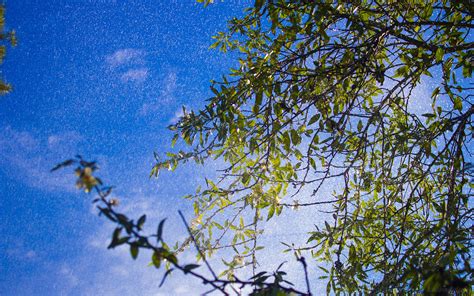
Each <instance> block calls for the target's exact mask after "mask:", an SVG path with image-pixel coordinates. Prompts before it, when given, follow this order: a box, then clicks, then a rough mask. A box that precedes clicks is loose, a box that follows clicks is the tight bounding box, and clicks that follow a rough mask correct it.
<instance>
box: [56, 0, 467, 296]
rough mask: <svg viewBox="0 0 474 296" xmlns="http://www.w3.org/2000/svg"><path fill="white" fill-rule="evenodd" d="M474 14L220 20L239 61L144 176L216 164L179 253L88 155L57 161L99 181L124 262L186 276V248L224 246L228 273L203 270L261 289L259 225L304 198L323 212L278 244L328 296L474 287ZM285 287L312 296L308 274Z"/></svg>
mask: <svg viewBox="0 0 474 296" xmlns="http://www.w3.org/2000/svg"><path fill="white" fill-rule="evenodd" d="M472 13H473V7H472V5H470V4H469V2H468V1H418V0H410V1H408V0H403V1H336V2H334V1H328V2H326V1H283V0H269V1H264V0H257V1H255V5H254V6H253V7H250V8H248V9H247V10H246V14H245V16H244V17H242V18H234V19H232V20H230V21H229V27H228V30H227V31H225V32H221V33H219V34H218V35H217V36H216V37H215V38H216V42H215V43H214V44H213V45H212V46H211V47H213V48H218V49H220V50H222V51H233V52H237V53H238V61H239V67H237V68H235V69H230V72H229V74H228V75H227V76H224V77H222V79H220V80H219V81H213V82H212V85H211V90H212V92H213V93H214V95H213V97H211V98H209V100H208V103H207V105H206V107H205V108H203V109H202V110H199V111H188V110H185V112H184V115H183V116H182V117H181V118H180V120H179V121H178V122H177V123H176V124H174V125H172V126H170V129H171V130H172V131H173V132H174V137H173V141H172V145H175V143H177V142H178V141H183V142H184V143H186V144H187V147H188V148H187V149H183V150H182V151H179V152H178V153H168V154H167V155H166V158H165V159H164V160H157V163H156V165H155V166H154V167H153V169H152V171H151V175H152V176H158V175H159V172H160V170H162V169H171V170H173V169H174V168H176V167H177V166H178V165H180V164H181V163H184V162H187V161H195V162H196V163H198V164H204V163H206V162H208V161H211V160H216V159H220V160H223V161H224V162H225V164H226V168H225V169H224V170H222V171H221V174H220V177H219V178H218V179H216V180H206V183H207V187H206V188H203V189H201V188H198V189H197V191H196V192H195V193H194V194H191V195H189V196H187V197H186V198H188V199H189V200H190V201H191V202H193V204H194V210H195V218H194V220H193V221H192V224H191V226H190V227H189V233H190V236H189V239H188V240H186V241H184V242H181V244H179V245H178V246H176V248H175V249H173V248H169V247H167V245H166V244H164V242H163V241H161V231H162V227H163V224H162V223H161V224H160V227H159V229H158V234H155V235H152V236H156V238H157V239H158V243H159V244H160V245H156V246H155V245H154V244H153V243H151V242H150V238H151V237H152V236H146V235H144V234H140V229H141V226H142V224H143V223H144V222H145V219H146V216H142V217H141V218H140V219H138V221H137V222H134V221H133V220H131V219H129V218H128V217H126V216H124V215H123V214H120V213H118V212H117V211H116V210H115V208H114V201H113V200H112V201H111V200H109V199H108V193H109V192H110V191H107V190H106V189H103V188H101V187H100V184H101V182H100V180H98V179H96V178H95V177H93V176H92V173H93V171H94V169H95V164H94V163H88V162H85V161H83V160H82V159H79V160H76V161H69V162H65V163H63V164H60V165H59V166H58V167H61V166H64V165H70V164H73V163H77V162H78V163H79V164H80V165H79V167H78V170H77V172H78V176H79V181H78V186H79V187H80V188H85V189H86V191H89V190H91V189H93V188H96V189H97V191H98V192H99V194H100V197H99V199H98V200H97V201H101V202H102V204H105V206H102V207H101V208H100V211H101V212H102V213H103V214H105V215H106V216H107V217H108V218H109V219H110V220H112V221H114V222H116V223H118V224H120V227H118V228H117V230H116V232H115V233H114V236H113V237H114V239H113V240H112V244H111V246H112V247H114V246H116V245H119V244H124V243H126V244H128V245H130V247H131V254H132V256H133V257H136V256H137V254H138V249H140V248H146V249H152V250H153V258H152V261H153V263H154V264H155V265H157V266H159V265H160V262H161V261H160V260H161V259H162V258H164V259H168V261H169V262H171V265H174V266H175V268H176V267H177V268H178V269H181V270H182V271H184V272H185V273H189V272H191V273H192V274H193V275H195V276H196V275H197V274H194V273H193V272H192V270H193V269H194V267H195V266H194V265H192V266H184V267H183V266H179V264H178V263H177V262H178V259H177V258H179V253H180V252H181V251H182V250H183V249H184V247H186V246H187V245H189V244H191V243H193V244H195V246H196V247H197V248H198V250H199V254H200V257H201V258H208V257H210V256H212V255H213V253H215V252H216V251H218V250H220V249H222V248H228V249H229V250H230V251H231V252H234V253H235V254H234V256H233V257H231V258H230V260H226V261H225V262H226V265H227V267H228V269H227V271H226V272H225V273H224V274H223V275H219V276H217V275H214V280H212V278H211V279H207V280H205V279H203V280H204V281H205V283H211V284H212V285H213V287H214V288H215V289H219V290H221V291H222V292H223V293H227V292H229V289H228V288H229V286H230V285H231V284H232V283H235V282H237V283H241V284H245V283H244V282H242V281H240V280H239V279H238V277H237V274H236V273H235V270H236V269H239V268H242V267H245V266H253V268H254V276H255V277H254V278H253V285H257V284H255V283H256V282H257V283H258V284H259V285H258V289H256V290H255V291H257V292H258V291H259V292H258V293H263V292H265V291H269V290H265V289H267V288H269V287H271V285H270V286H269V285H266V284H264V283H266V279H267V277H266V275H264V274H263V273H256V271H255V270H256V267H257V263H258V251H259V250H260V248H261V247H264V246H260V245H259V243H258V238H259V237H260V235H261V234H262V233H263V232H264V231H265V228H264V227H263V225H264V221H265V220H269V219H278V216H279V215H280V214H281V213H282V212H283V211H295V210H298V208H302V207H310V208H311V209H312V211H314V213H318V212H319V211H322V210H324V211H326V212H327V211H328V208H329V209H330V211H329V213H328V214H327V217H329V218H328V219H327V220H326V221H324V223H322V225H318V224H316V225H315V226H314V228H313V229H305V230H304V231H307V232H308V237H307V238H308V240H307V241H302V242H301V244H300V245H288V249H289V251H292V252H294V253H295V254H296V256H297V258H298V260H300V261H301V262H302V264H303V266H304V267H305V271H306V268H317V266H320V268H321V270H323V271H324V272H325V275H324V276H322V277H321V278H320V279H309V280H308V279H307V282H315V281H324V282H325V283H326V284H327V293H332V292H334V293H336V294H339V293H354V292H361V293H364V294H369V293H370V294H378V293H389V292H390V293H402V292H403V291H405V292H407V291H425V292H443V293H446V292H447V291H448V290H449V289H453V290H455V289H462V288H466V287H468V289H469V290H468V291H470V289H471V288H470V286H471V284H472V280H473V278H472V269H471V265H470V264H471V256H472V251H471V250H472V249H471V248H472V246H473V228H472V224H473V211H472V201H471V200H470V199H471V198H472V188H473V187H474V184H473V182H472V177H473V170H472V164H471V161H472V156H471V150H472V149H471V148H472V146H471V145H472V137H473V134H472V131H473V125H472V123H473V122H472V115H473V113H474V106H473V101H472V96H473V93H472V89H473V87H472V82H471V80H470V78H471V76H472V68H473V66H474V60H473V58H474V57H473V53H474V51H473V50H474V43H473V42H472V37H471V35H472V34H471V29H473V28H474V24H473V22H472ZM427 81H435V82H436V85H434V86H433V87H432V90H430V93H429V94H427V93H422V92H419V91H417V89H418V88H420V86H423V85H424V84H427ZM428 89H429V87H428ZM420 109H422V112H420V111H419V110H420ZM325 186H326V187H327V186H329V187H330V188H331V189H333V190H334V194H333V195H332V196H330V197H328V196H326V195H323V194H321V192H322V188H324V187H325ZM315 222H316V221H315ZM123 229H125V231H126V232H127V236H125V237H121V236H120V233H121V231H122V230H123ZM163 244H164V245H163ZM305 258H306V259H305ZM257 271H258V270H257ZM167 274H168V272H167ZM306 275H307V273H306ZM222 276H226V277H227V279H226V280H224V279H223V278H222ZM274 276H275V283H276V286H278V287H280V288H281V287H282V286H284V282H283V280H282V279H281V277H279V274H278V272H277V273H275V274H274ZM265 285H266V286H265ZM259 289H260V290H259ZM226 291H227V292H226ZM262 291H263V292H262ZM282 291H286V292H293V293H301V294H305V293H306V294H310V293H311V292H310V284H309V283H308V285H307V290H305V288H303V289H302V290H301V291H304V292H298V291H297V290H291V289H290V288H288V289H287V290H285V289H283V290H282ZM257 292H256V293H257Z"/></svg>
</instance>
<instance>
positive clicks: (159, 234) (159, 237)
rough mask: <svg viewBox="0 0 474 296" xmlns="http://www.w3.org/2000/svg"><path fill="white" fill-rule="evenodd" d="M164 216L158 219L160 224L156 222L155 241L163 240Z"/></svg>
mask: <svg viewBox="0 0 474 296" xmlns="http://www.w3.org/2000/svg"><path fill="white" fill-rule="evenodd" d="M165 221H166V218H165V219H163V220H161V221H160V224H158V230H157V231H156V241H157V242H159V241H161V240H163V238H162V236H163V226H164V224H165Z"/></svg>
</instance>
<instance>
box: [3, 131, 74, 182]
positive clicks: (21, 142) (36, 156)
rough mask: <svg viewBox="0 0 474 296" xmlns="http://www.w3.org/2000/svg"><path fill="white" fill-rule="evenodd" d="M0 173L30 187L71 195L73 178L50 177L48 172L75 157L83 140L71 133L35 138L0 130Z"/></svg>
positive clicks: (27, 133) (22, 132)
mask: <svg viewBox="0 0 474 296" xmlns="http://www.w3.org/2000/svg"><path fill="white" fill-rule="evenodd" d="M0 130H1V134H0V169H2V170H3V171H4V172H5V173H6V174H8V175H10V176H12V177H14V178H16V179H19V180H21V181H22V182H24V183H26V184H27V185H29V186H32V187H36V188H41V189H43V190H47V191H54V190H60V191H72V190H74V186H73V184H74V182H73V180H71V178H72V176H71V175H70V174H68V173H66V174H51V173H50V169H51V168H52V167H53V166H54V165H55V164H56V163H57V162H60V161H62V160H64V158H67V157H70V156H71V155H74V153H75V152H76V151H75V150H76V147H77V145H78V144H79V143H80V142H81V141H82V140H83V138H82V136H81V135H80V134H79V133H77V132H74V131H69V132H63V133H58V134H52V135H49V136H44V137H37V136H35V135H34V134H33V133H31V132H28V131H18V130H15V129H13V128H12V127H10V126H6V127H3V128H0Z"/></svg>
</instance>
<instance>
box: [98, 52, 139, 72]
mask: <svg viewBox="0 0 474 296" xmlns="http://www.w3.org/2000/svg"><path fill="white" fill-rule="evenodd" d="M144 56H145V53H144V52H143V51H142V50H139V49H133V48H123V49H119V50H117V51H115V52H114V53H112V54H110V55H108V56H106V58H105V61H106V63H107V65H109V67H110V68H117V67H120V66H123V65H127V66H130V65H137V64H138V65H142V64H144V63H145V60H144Z"/></svg>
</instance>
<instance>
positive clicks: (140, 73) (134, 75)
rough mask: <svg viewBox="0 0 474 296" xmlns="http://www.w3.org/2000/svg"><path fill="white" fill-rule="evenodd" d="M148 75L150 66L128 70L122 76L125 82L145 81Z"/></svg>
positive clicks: (121, 78)
mask: <svg viewBox="0 0 474 296" xmlns="http://www.w3.org/2000/svg"><path fill="white" fill-rule="evenodd" d="M147 77H148V68H138V69H130V70H127V71H126V72H125V73H123V74H122V75H121V76H120V80H122V81H123V82H144V81H145V80H146V78H147Z"/></svg>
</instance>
